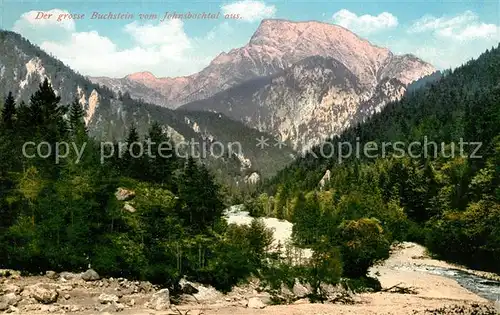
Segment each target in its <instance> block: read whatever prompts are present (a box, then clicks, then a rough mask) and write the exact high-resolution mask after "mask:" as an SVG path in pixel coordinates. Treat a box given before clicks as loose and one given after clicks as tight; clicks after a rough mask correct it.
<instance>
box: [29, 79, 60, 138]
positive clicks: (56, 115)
mask: <svg viewBox="0 0 500 315" xmlns="http://www.w3.org/2000/svg"><path fill="white" fill-rule="evenodd" d="M60 100H61V97H60V96H57V95H56V93H55V91H54V89H53V88H52V85H50V83H49V81H48V79H47V78H45V80H44V81H43V83H41V84H40V85H39V88H38V90H37V91H36V92H35V93H34V94H33V95H32V96H31V98H30V107H29V108H30V121H29V123H30V126H32V127H35V128H37V129H38V131H39V132H40V134H41V135H43V137H44V140H45V141H49V142H50V143H54V142H56V141H57V140H58V139H60V138H63V137H64V136H65V135H66V131H67V125H66V121H65V120H64V115H65V113H66V111H67V107H65V106H60V105H59V102H60Z"/></svg>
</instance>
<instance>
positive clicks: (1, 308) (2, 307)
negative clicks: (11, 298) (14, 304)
mask: <svg viewBox="0 0 500 315" xmlns="http://www.w3.org/2000/svg"><path fill="white" fill-rule="evenodd" d="M8 309H9V304H7V303H5V302H0V312H3V311H6V310H8Z"/></svg>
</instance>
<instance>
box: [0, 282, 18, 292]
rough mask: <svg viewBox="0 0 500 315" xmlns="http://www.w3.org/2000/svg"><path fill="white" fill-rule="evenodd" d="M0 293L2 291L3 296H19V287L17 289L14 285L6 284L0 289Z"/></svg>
mask: <svg viewBox="0 0 500 315" xmlns="http://www.w3.org/2000/svg"><path fill="white" fill-rule="evenodd" d="M1 291H3V293H5V294H7V293H15V294H19V293H21V288H20V287H18V286H17V285H14V284H10V283H8V284H6V285H5V286H4V287H3V288H2V290H1Z"/></svg>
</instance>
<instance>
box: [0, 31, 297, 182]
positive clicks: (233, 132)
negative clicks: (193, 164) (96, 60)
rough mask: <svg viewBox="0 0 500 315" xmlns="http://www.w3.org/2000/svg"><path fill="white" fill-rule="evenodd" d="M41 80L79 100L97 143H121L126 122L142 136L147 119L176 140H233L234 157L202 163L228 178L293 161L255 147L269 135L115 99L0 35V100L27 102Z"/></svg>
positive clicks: (15, 37)
mask: <svg viewBox="0 0 500 315" xmlns="http://www.w3.org/2000/svg"><path fill="white" fill-rule="evenodd" d="M45 77H47V78H48V79H49V82H50V83H51V84H52V86H53V87H54V89H55V90H56V91H57V93H58V94H59V95H60V96H61V103H62V104H69V103H70V102H72V101H73V99H74V98H75V97H77V98H78V99H79V101H80V103H81V104H82V105H83V107H84V108H85V110H86V113H87V117H86V122H87V125H88V128H89V131H90V133H91V134H92V135H94V136H95V137H96V138H98V139H102V140H121V139H124V137H125V135H126V133H127V131H128V128H129V127H130V126H131V125H132V124H135V125H136V126H137V128H138V130H139V132H140V133H142V134H144V133H145V132H146V131H147V129H148V128H149V125H150V124H151V123H152V122H153V121H158V122H159V123H160V124H162V125H163V127H164V130H165V132H167V133H169V134H170V135H171V136H172V138H174V140H177V141H188V140H189V141H191V140H194V141H197V142H205V143H206V142H207V141H208V142H214V141H219V142H221V143H224V144H225V143H229V142H239V143H241V147H242V152H241V154H240V155H239V156H232V157H225V158H220V159H213V158H211V157H210V155H209V157H208V160H207V161H208V163H209V164H211V165H212V166H213V168H214V169H220V170H221V171H219V172H220V173H224V174H222V175H224V176H225V175H227V174H231V176H233V177H234V178H240V177H241V178H244V177H245V176H247V175H249V174H250V173H252V172H257V173H258V174H259V176H269V175H271V174H273V173H275V172H276V171H277V170H278V169H281V168H282V167H284V165H286V164H287V163H289V162H290V161H292V159H293V154H294V152H293V151H292V150H291V149H290V148H282V149H281V150H280V149H278V148H274V147H270V148H267V149H266V150H260V149H258V148H256V146H255V145H256V138H259V137H261V136H262V137H265V138H271V136H270V135H269V134H266V133H263V132H259V131H257V130H255V129H251V128H249V127H246V126H245V125H244V124H242V123H239V122H235V121H232V120H230V119H228V118H227V117H225V116H224V115H221V114H214V113H208V112H201V113H200V112H190V111H173V110H169V109H167V108H163V107H160V106H156V105H151V104H147V103H144V102H141V101H137V100H133V99H131V98H130V97H129V95H128V94H127V93H125V94H124V95H122V96H120V97H118V96H116V95H115V94H114V93H113V92H112V91H111V90H110V89H108V88H106V87H103V86H98V85H97V84H94V83H92V82H90V81H89V80H88V79H86V78H85V77H83V76H82V75H80V74H78V73H75V72H74V71H73V70H71V69H70V68H69V67H67V66H66V65H64V64H63V63H62V62H60V61H59V60H57V59H55V58H53V57H51V56H49V55H48V54H46V53H45V52H44V51H42V50H41V49H39V48H38V47H37V46H35V45H32V44H31V43H30V42H29V41H27V40H25V39H24V38H23V37H22V36H20V35H19V34H16V33H13V32H7V31H0V97H2V98H4V97H5V95H6V94H7V93H8V92H9V91H12V92H13V93H14V95H16V96H17V101H18V102H19V101H21V100H24V101H25V102H27V103H28V102H29V97H30V95H31V94H32V93H33V92H34V91H35V90H36V89H37V88H38V84H39V83H41V82H42V80H43V79H44V78H45ZM207 139H208V140H207ZM254 177H255V176H254Z"/></svg>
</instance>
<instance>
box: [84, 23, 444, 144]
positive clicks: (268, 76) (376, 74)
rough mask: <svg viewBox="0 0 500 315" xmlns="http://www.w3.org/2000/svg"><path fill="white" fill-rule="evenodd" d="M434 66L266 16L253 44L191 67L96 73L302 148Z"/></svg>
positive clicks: (140, 93)
mask: <svg viewBox="0 0 500 315" xmlns="http://www.w3.org/2000/svg"><path fill="white" fill-rule="evenodd" d="M433 72H435V69H434V67H433V66H432V65H430V64H428V63H426V62H424V61H422V60H420V59H419V58H417V57H415V56H413V55H402V56H398V55H394V54H393V53H392V52H391V51H390V50H388V49H387V48H382V47H378V46H375V45H373V44H371V43H370V42H369V41H367V40H365V39H362V38H360V37H358V36H357V35H356V34H354V33H352V32H351V31H349V30H347V29H345V28H343V27H340V26H337V25H332V24H328V23H322V22H316V21H308V22H292V21H287V20H274V19H268V20H263V21H262V22H261V24H260V26H259V27H258V28H257V30H256V32H255V33H254V34H253V36H252V37H251V39H250V40H249V42H248V44H246V45H245V46H243V47H240V48H236V49H232V50H231V51H229V52H227V53H226V52H223V53H221V54H220V55H218V56H217V57H216V58H215V59H214V60H212V62H211V63H210V64H209V65H208V66H207V67H206V68H204V69H203V70H201V71H200V72H198V73H195V74H193V75H190V76H186V77H179V78H157V77H155V76H154V75H152V74H151V73H149V72H141V73H135V74H131V75H128V76H127V77H125V78H122V79H112V78H90V79H91V80H92V81H93V82H95V83H99V84H104V85H106V86H108V87H110V88H111V89H113V90H114V91H121V92H125V91H128V92H129V93H130V95H131V96H132V97H133V98H143V99H145V100H148V101H151V102H153V103H155V104H158V105H162V106H166V107H170V108H177V107H179V106H181V105H185V104H187V105H185V106H184V107H183V108H185V109H196V110H205V111H216V112H222V113H224V114H226V115H228V116H230V117H231V118H233V119H236V120H239V121H242V122H244V123H246V124H247V125H249V126H251V127H254V128H259V129H260V130H261V131H266V132H268V133H271V134H273V135H274V136H276V137H279V138H281V139H282V140H289V141H290V142H291V143H293V145H294V148H295V149H299V150H301V149H308V148H310V147H311V146H312V145H314V144H316V143H319V142H320V141H321V140H323V139H324V138H326V137H331V136H333V135H337V134H339V133H340V132H342V131H343V130H344V129H345V128H347V127H349V126H351V125H353V124H355V123H357V122H358V121H360V120H363V119H364V118H365V117H367V116H369V115H371V114H373V113H374V112H377V111H379V110H381V108H382V107H383V106H384V105H385V104H386V103H388V102H390V101H394V100H398V99H399V98H401V97H402V96H403V95H404V93H405V91H406V90H405V88H406V86H407V85H408V84H410V83H411V82H413V81H415V80H417V79H419V78H421V77H424V76H427V75H430V74H432V73H433ZM146 91H148V92H147V93H145V92H146ZM158 93H159V94H160V95H162V96H163V98H161V97H160V98H159V97H158Z"/></svg>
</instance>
